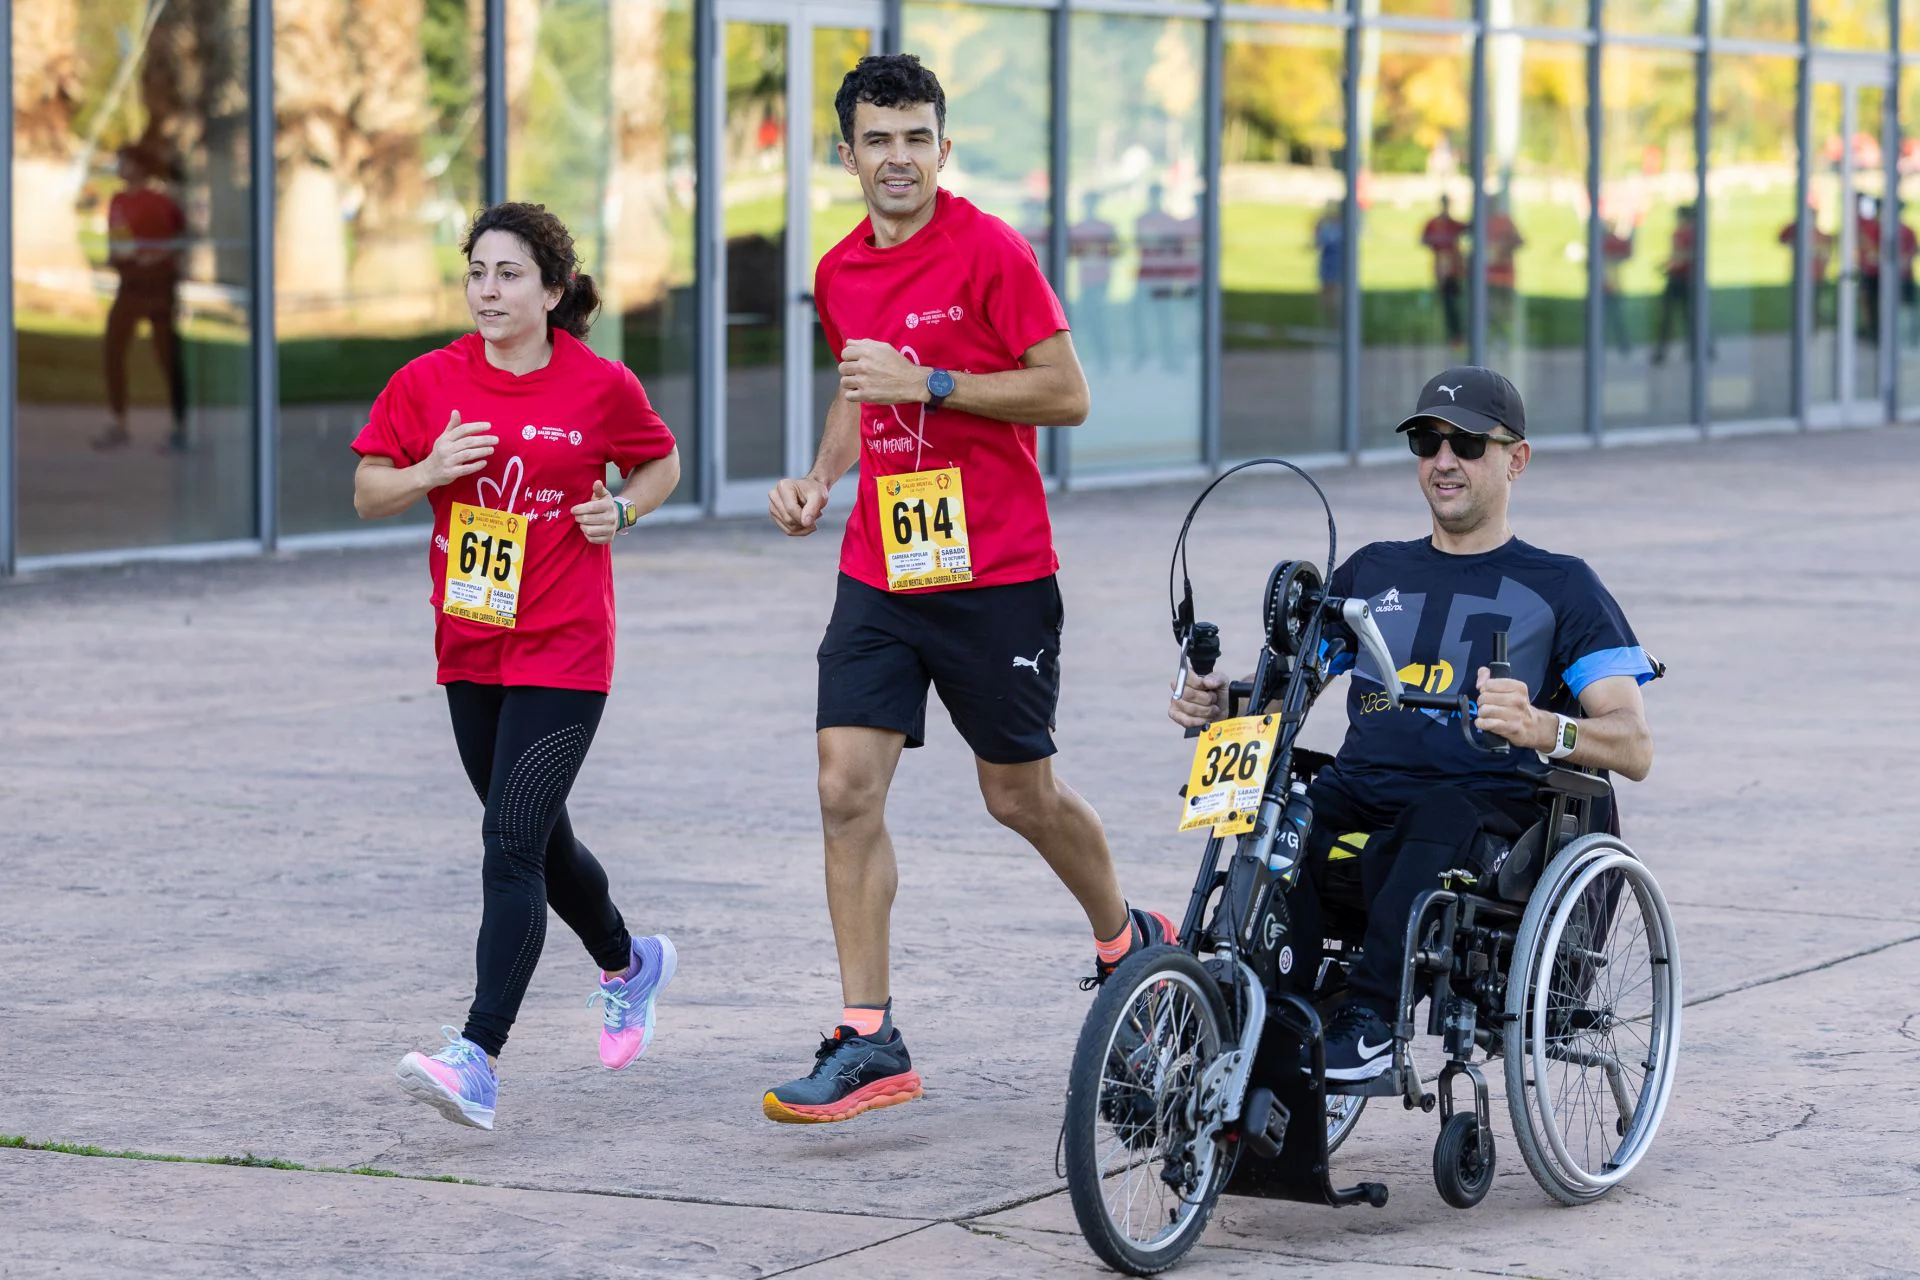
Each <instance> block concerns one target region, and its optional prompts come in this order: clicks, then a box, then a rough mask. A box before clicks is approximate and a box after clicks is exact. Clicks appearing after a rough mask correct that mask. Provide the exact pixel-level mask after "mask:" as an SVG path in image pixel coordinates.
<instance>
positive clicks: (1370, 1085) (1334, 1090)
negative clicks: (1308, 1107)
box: [1327, 1071, 1400, 1098]
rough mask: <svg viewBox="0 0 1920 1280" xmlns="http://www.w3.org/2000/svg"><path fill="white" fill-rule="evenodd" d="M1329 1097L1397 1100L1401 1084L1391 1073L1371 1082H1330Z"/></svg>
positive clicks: (1328, 1083) (1379, 1076) (1376, 1077)
mask: <svg viewBox="0 0 1920 1280" xmlns="http://www.w3.org/2000/svg"><path fill="white" fill-rule="evenodd" d="M1327 1096H1329V1097H1336V1098H1397V1097H1399V1096H1400V1082H1399V1080H1398V1079H1396V1078H1395V1076H1394V1073H1393V1072H1391V1071H1388V1072H1384V1073H1382V1074H1380V1075H1377V1076H1375V1077H1374V1078H1373V1079H1371V1080H1329V1081H1327Z"/></svg>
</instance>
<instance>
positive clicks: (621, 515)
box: [613, 498, 640, 533]
mask: <svg viewBox="0 0 1920 1280" xmlns="http://www.w3.org/2000/svg"><path fill="white" fill-rule="evenodd" d="M613 507H614V520H613V531H614V532H615V533H625V532H626V531H627V530H629V529H631V528H633V526H635V525H636V524H639V523H640V516H639V513H638V512H637V511H636V510H635V509H634V502H633V499H631V498H615V499H614V500H613Z"/></svg>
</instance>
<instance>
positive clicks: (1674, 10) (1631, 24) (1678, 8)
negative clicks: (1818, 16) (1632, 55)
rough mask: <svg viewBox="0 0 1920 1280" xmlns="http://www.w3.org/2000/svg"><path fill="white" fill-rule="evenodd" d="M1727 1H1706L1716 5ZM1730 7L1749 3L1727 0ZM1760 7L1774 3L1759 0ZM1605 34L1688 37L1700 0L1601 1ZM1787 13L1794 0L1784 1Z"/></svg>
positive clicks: (1696, 26)
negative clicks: (1606, 31) (1606, 32)
mask: <svg viewBox="0 0 1920 1280" xmlns="http://www.w3.org/2000/svg"><path fill="white" fill-rule="evenodd" d="M1728 2H1729V0H1706V3H1708V4H1713V5H1720V4H1724V3H1728ZM1730 2H1731V3H1733V4H1743V3H1752V0H1730ZM1759 2H1760V3H1762V4H1772V3H1778V0H1759ZM1602 3H1603V4H1604V6H1605V16H1604V18H1603V19H1602V20H1603V21H1604V22H1605V23H1606V27H1607V30H1608V32H1609V33H1612V34H1619V35H1651V36H1690V35H1693V34H1695V33H1696V32H1698V31H1699V29H1700V3H1701V0H1602ZM1786 4H1787V7H1788V10H1789V11H1791V10H1792V7H1793V4H1794V0H1786Z"/></svg>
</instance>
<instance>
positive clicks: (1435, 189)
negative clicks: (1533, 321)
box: [1357, 31, 1473, 448]
mask: <svg viewBox="0 0 1920 1280" xmlns="http://www.w3.org/2000/svg"><path fill="white" fill-rule="evenodd" d="M1360 49H1361V63H1360V67H1359V69H1358V74H1359V77H1360V85H1359V90H1360V102H1361V120H1360V122H1359V125H1360V128H1361V129H1362V130H1363V131H1362V132H1360V133H1359V135H1358V140H1359V141H1360V143H1361V146H1362V147H1363V148H1364V149H1363V151H1362V153H1361V156H1360V189H1359V191H1358V193H1357V195H1358V199H1359V203H1360V291H1361V307H1360V341H1361V346H1362V352H1361V361H1362V369H1363V373H1362V376H1361V379H1360V443H1361V445H1362V447H1364V448H1379V447H1381V446H1384V445H1393V444H1395V443H1396V442H1397V438H1396V437H1395V435H1394V430H1393V428H1394V426H1395V424H1397V423H1398V422H1399V421H1400V419H1401V418H1403V417H1405V416H1406V414H1407V411H1408V410H1409V409H1410V408H1412V406H1413V403H1414V399H1415V397H1416V396H1417V395H1418V394H1419V391H1420V388H1421V387H1422V386H1423V385H1424V384H1425V383H1426V381H1427V379H1428V378H1431V377H1432V376H1433V375H1434V374H1436V373H1438V372H1440V370H1442V369H1444V368H1446V367H1447V366H1448V365H1449V364H1455V363H1459V362H1462V361H1464V360H1465V359H1466V358H1467V345H1466V338H1467V326H1468V325H1469V324H1470V323H1471V317H1470V316H1469V315H1468V314H1467V300H1468V291H1467V288H1466V247H1467V246H1466V239H1465V237H1466V235H1467V228H1468V224H1469V221H1470V219H1471V217H1472V213H1471V205H1472V199H1473V184H1472V181H1471V179H1470V178H1469V176H1468V174H1467V133H1468V111H1469V103H1470V101H1471V95H1470V92H1469V86H1470V85H1471V83H1472V77H1473V67H1472V52H1471V49H1472V42H1471V39H1470V38H1468V37H1460V36H1424V35H1407V34H1402V33H1399V32H1383V31H1368V32H1366V33H1364V34H1363V35H1362V37H1361V43H1360Z"/></svg>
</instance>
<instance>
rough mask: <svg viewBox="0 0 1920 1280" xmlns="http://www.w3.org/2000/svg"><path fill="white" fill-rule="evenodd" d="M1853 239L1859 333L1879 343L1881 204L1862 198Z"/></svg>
mask: <svg viewBox="0 0 1920 1280" xmlns="http://www.w3.org/2000/svg"><path fill="white" fill-rule="evenodd" d="M1855 226H1856V230H1855V233H1854V237H1853V246H1854V248H1853V256H1854V264H1855V266H1856V267H1857V268H1858V270H1859V272H1860V332H1861V333H1862V334H1864V335H1865V336H1866V339H1867V341H1868V342H1878V341H1880V243H1881V240H1880V203H1879V201H1877V200H1875V199H1874V198H1873V197H1872V196H1861V197H1860V204H1859V218H1858V220H1857V222H1856V224H1855Z"/></svg>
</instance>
